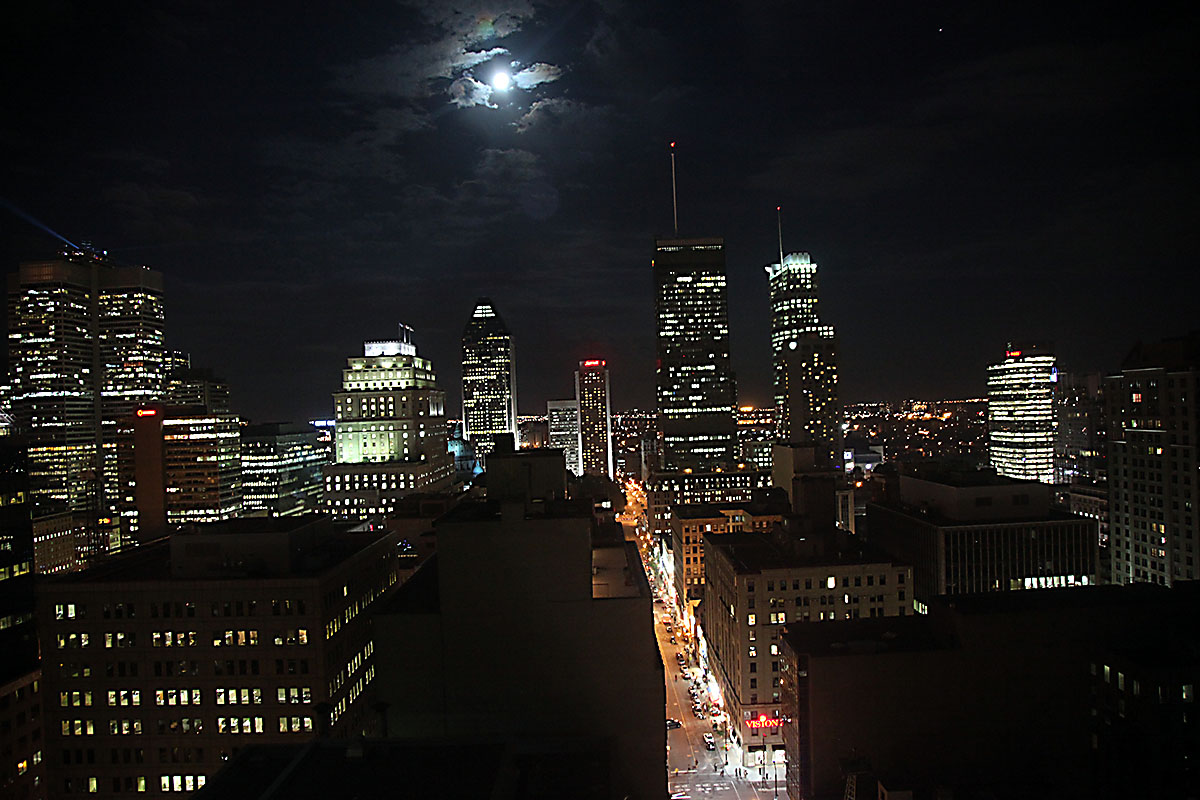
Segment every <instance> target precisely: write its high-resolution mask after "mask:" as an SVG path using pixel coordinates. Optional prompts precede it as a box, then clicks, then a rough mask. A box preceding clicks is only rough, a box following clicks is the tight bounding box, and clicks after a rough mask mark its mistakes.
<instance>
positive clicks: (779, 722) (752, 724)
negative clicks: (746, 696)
mask: <svg viewBox="0 0 1200 800" xmlns="http://www.w3.org/2000/svg"><path fill="white" fill-rule="evenodd" d="M746 727H748V728H782V727H783V719H782V718H779V717H766V716H761V717H759V718H758V719H748V720H746Z"/></svg>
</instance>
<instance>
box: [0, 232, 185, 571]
mask: <svg viewBox="0 0 1200 800" xmlns="http://www.w3.org/2000/svg"><path fill="white" fill-rule="evenodd" d="M8 325H9V333H8V349H9V368H10V370H11V379H12V407H13V417H14V425H15V427H16V428H17V430H18V431H19V432H21V433H23V434H24V435H26V436H27V437H28V438H29V441H30V446H29V476H30V484H31V493H32V495H33V499H34V515H35V517H36V516H39V515H41V514H44V513H57V512H64V511H65V512H71V513H74V514H75V515H77V516H78V517H79V518H80V519H82V520H83V521H84V524H85V525H86V527H87V528H88V530H89V532H90V539H89V542H88V545H87V548H86V549H87V551H88V552H87V553H85V555H94V554H98V553H102V552H104V551H105V550H106V549H107V548H108V546H109V544H110V536H113V535H115V534H116V531H117V528H116V524H115V522H114V520H115V518H116V513H115V509H116V506H117V504H118V502H119V497H118V494H119V493H118V492H117V491H116V482H115V477H114V475H115V471H116V441H115V440H116V426H117V425H118V424H119V423H121V422H124V421H126V420H127V419H128V418H129V417H130V416H131V415H132V414H133V411H134V409H135V408H136V407H137V406H138V405H140V404H142V403H145V402H147V401H150V400H154V399H157V398H158V397H159V396H160V395H161V391H162V386H163V326H164V313H163V280H162V274H161V273H159V272H156V271H154V270H151V269H148V268H145V267H128V266H121V265H118V264H116V263H115V262H113V261H112V260H110V259H109V258H108V257H107V256H106V255H105V254H104V253H102V252H97V251H91V250H86V249H71V250H68V251H64V252H63V253H62V254H61V256H60V257H59V258H58V259H57V260H53V261H37V262H29V263H24V264H21V266H20V267H19V268H18V271H17V272H16V273H13V274H11V275H9V280H8Z"/></svg>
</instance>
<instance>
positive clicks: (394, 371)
mask: <svg viewBox="0 0 1200 800" xmlns="http://www.w3.org/2000/svg"><path fill="white" fill-rule="evenodd" d="M363 352H364V355H363V357H361V358H350V359H347V366H346V369H344V370H342V391H340V392H337V393H336V394H334V396H333V404H334V418H335V420H336V423H335V424H336V433H335V435H334V461H335V462H336V463H333V464H330V465H328V466H327V467H326V468H325V493H324V500H323V504H324V506H325V510H326V512H327V513H330V514H333V515H334V516H335V517H340V518H343V519H360V518H365V517H369V516H375V515H383V514H388V513H391V512H393V511H395V510H396V502H397V500H398V499H399V498H400V497H402V496H404V495H407V494H412V493H413V492H422V491H423V492H435V491H440V490H442V489H445V488H447V487H448V486H449V485H450V483H451V481H452V480H453V478H454V457H453V456H451V455H450V453H449V452H447V449H446V411H445V406H446V393H445V392H443V391H442V390H441V389H439V388H438V387H437V375H436V374H435V373H434V371H433V364H432V363H430V362H429V360H428V359H424V358H421V357H419V356H418V355H417V348H416V345H414V344H413V343H412V328H409V327H408V326H406V325H401V326H400V337H399V338H398V339H396V340H394V341H383V342H366V343H365V345H364V347H363Z"/></svg>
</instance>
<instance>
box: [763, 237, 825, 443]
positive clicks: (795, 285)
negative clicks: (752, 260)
mask: <svg viewBox="0 0 1200 800" xmlns="http://www.w3.org/2000/svg"><path fill="white" fill-rule="evenodd" d="M766 270H767V280H768V283H769V285H770V290H771V364H772V370H773V373H774V384H775V423H776V429H777V435H778V437H779V440H780V441H783V442H800V441H812V442H816V443H818V444H819V446H820V448H821V450H822V453H821V454H819V457H818V460H819V461H820V462H821V463H836V462H838V461H840V459H841V441H842V408H841V405H840V404H839V402H838V390H837V384H838V371H837V333H836V331H835V330H834V327H833V326H832V325H823V324H821V319H820V316H819V315H818V313H817V302H818V297H817V295H818V281H817V265H816V264H814V263H813V262H812V259H811V258H810V257H809V254H808V253H789V254H787V255H786V256H783V259H782V263H779V264H771V265H769V266H767V268H766Z"/></svg>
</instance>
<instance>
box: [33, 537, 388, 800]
mask: <svg viewBox="0 0 1200 800" xmlns="http://www.w3.org/2000/svg"><path fill="white" fill-rule="evenodd" d="M397 536H398V534H395V533H380V532H378V531H376V532H370V531H357V532H347V531H338V530H335V529H334V528H333V526H332V525H331V523H330V522H329V521H328V519H326V518H323V517H318V516H315V515H310V516H301V517H289V518H287V519H261V518H259V519H240V520H232V521H230V522H226V523H219V524H217V525H213V526H197V527H195V528H193V529H190V530H188V531H186V532H183V533H177V534H174V535H172V536H171V537H170V539H169V540H160V541H158V542H155V543H153V544H149V545H146V546H143V547H139V548H137V549H136V550H134V551H132V552H130V553H128V554H126V555H123V556H119V557H117V558H114V559H112V560H110V561H108V562H106V563H104V564H103V565H100V566H98V567H95V568H93V569H89V570H86V571H84V572H81V573H75V574H72V575H66V576H61V577H51V578H48V579H46V580H44V581H43V582H42V583H41V584H39V586H38V590H37V594H38V612H37V613H38V619H39V626H40V633H41V637H42V642H41V646H42V652H44V653H47V654H52V655H48V656H47V658H46V661H45V664H44V678H43V693H42V694H43V702H42V705H43V708H44V711H45V714H46V735H45V737H44V741H45V743H44V751H43V753H44V758H45V762H46V767H47V772H48V774H49V775H52V776H53V778H52V779H51V780H50V781H49V784H48V787H47V788H48V790H49V792H48V796H49V797H50V798H51V799H52V800H54V799H55V798H60V797H75V796H79V795H83V796H87V795H89V794H99V795H103V796H108V797H117V796H124V795H125V794H128V795H129V796H151V797H172V796H175V797H178V796H180V795H181V793H183V792H191V791H194V790H196V789H199V788H200V787H202V786H203V785H204V783H205V781H206V780H207V779H208V778H210V777H212V775H213V774H214V773H215V772H216V771H217V770H219V769H220V768H221V767H222V766H223V765H224V764H225V762H226V761H227V760H228V759H229V757H230V756H231V755H232V754H233V753H234V751H236V750H238V749H240V748H242V747H245V746H247V745H249V744H252V743H253V744H268V743H275V744H284V743H287V742H303V741H306V740H309V739H313V738H316V737H317V736H318V735H330V736H333V737H343V736H346V737H348V736H356V735H362V734H370V733H373V732H374V731H375V720H376V719H377V715H376V712H374V711H373V710H372V709H371V701H370V698H371V694H372V692H373V688H374V687H373V686H371V683H372V681H373V679H374V677H375V659H374V655H373V654H374V645H373V644H372V641H371V637H370V631H369V625H368V616H369V614H370V612H371V611H372V610H373V608H374V606H375V605H376V604H377V603H378V602H379V600H380V599H381V598H383V597H385V596H387V595H388V594H389V593H390V591H391V590H392V588H393V587H394V586H395V585H396V584H397V583H398V582H399V581H400V578H401V566H400V556H399V554H398V550H397Z"/></svg>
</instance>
